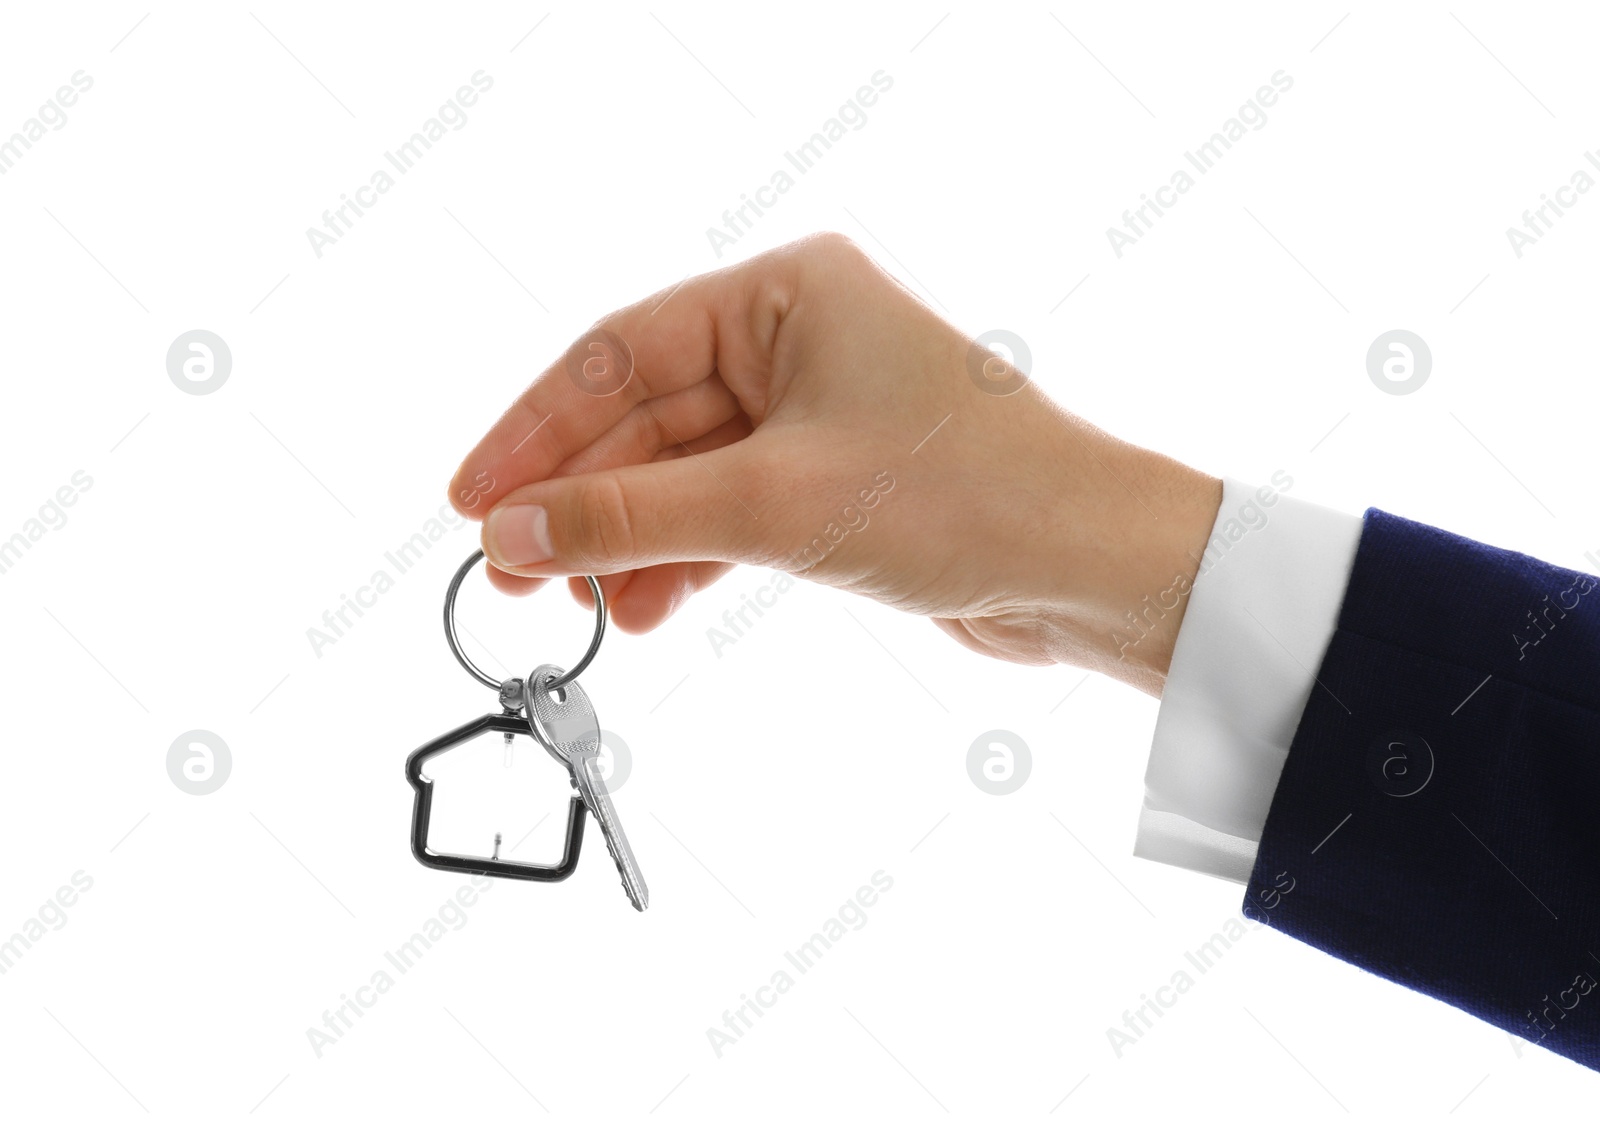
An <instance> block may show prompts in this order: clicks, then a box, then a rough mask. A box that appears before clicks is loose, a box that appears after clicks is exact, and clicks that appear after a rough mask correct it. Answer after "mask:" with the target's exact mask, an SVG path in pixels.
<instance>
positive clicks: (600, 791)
mask: <svg viewBox="0 0 1600 1126" xmlns="http://www.w3.org/2000/svg"><path fill="white" fill-rule="evenodd" d="M561 673H562V670H561V669H560V668H559V667H558V666H556V665H540V666H539V667H538V668H536V669H534V670H533V672H532V674H530V675H529V677H528V679H527V680H525V681H523V684H522V703H523V708H524V710H525V711H526V713H527V717H528V726H529V727H530V728H532V730H533V736H534V738H535V739H537V740H538V741H539V742H540V744H541V745H543V747H544V749H545V750H547V751H549V752H550V754H551V755H553V756H554V757H555V759H556V761H557V762H559V763H561V764H562V765H563V766H565V767H566V768H567V770H568V772H569V773H570V774H571V775H572V786H573V788H574V789H575V790H577V791H578V795H579V796H580V797H582V798H583V804H584V805H585V806H586V807H587V808H588V810H589V812H590V814H592V815H593V817H594V819H595V820H596V821H598V822H599V823H600V832H601V834H602V835H604V837H605V839H606V850H607V851H608V852H610V853H611V859H612V860H614V861H616V864H617V872H618V874H619V875H621V877H622V888H623V890H624V891H626V892H627V893H628V899H629V900H631V901H632V903H633V906H634V907H635V909H637V910H639V911H643V910H644V909H645V908H646V907H648V906H649V905H650V889H649V888H647V887H645V884H644V877H643V876H642V875H641V874H640V873H639V862H638V861H637V860H636V859H634V855H633V849H632V848H631V847H630V846H629V844H628V837H627V834H626V833H624V832H623V831H622V821H621V820H620V819H619V818H618V817H617V809H616V806H614V805H612V804H611V793H610V791H608V790H607V789H606V783H605V779H604V778H602V777H601V776H600V762H599V758H600V720H599V718H598V717H597V716H596V715H595V713H594V707H593V705H591V704H590V703H589V697H588V695H587V694H586V693H585V692H584V690H583V689H582V688H580V687H579V686H578V682H577V681H575V680H573V681H569V682H568V683H566V684H564V685H562V686H561V687H560V688H558V689H556V691H555V692H554V693H550V692H545V691H541V690H539V689H538V688H536V687H535V686H536V685H539V684H543V683H545V682H546V681H549V680H553V679H554V678H556V677H558V676H560V675H561Z"/></svg>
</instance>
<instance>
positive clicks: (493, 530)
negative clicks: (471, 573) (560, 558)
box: [488, 504, 556, 567]
mask: <svg viewBox="0 0 1600 1126" xmlns="http://www.w3.org/2000/svg"><path fill="white" fill-rule="evenodd" d="M488 534H489V540H488V553H489V557H490V558H491V559H493V560H494V561H495V562H496V563H504V564H506V565H507V566H509V567H526V566H530V565H532V564H534V563H544V562H547V561H549V560H550V559H552V558H554V556H555V553H556V549H555V545H554V544H552V543H551V542H550V514H549V513H548V512H546V511H545V510H544V507H543V506H542V505H537V504H513V505H509V506H508V507H506V508H497V509H495V510H494V511H493V512H491V513H489V524H488Z"/></svg>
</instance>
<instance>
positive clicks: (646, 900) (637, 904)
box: [601, 833, 650, 911]
mask: <svg viewBox="0 0 1600 1126" xmlns="http://www.w3.org/2000/svg"><path fill="white" fill-rule="evenodd" d="M601 837H602V839H604V841H605V842H606V851H607V852H609V853H610V854H611V863H613V864H615V865H616V867H617V879H618V880H619V881H620V882H621V884H622V891H623V894H624V895H626V896H627V897H628V902H629V903H631V904H633V909H634V910H635V911H643V910H644V909H645V908H646V907H648V906H650V892H649V891H648V890H644V889H643V884H644V880H643V878H641V879H640V880H639V883H640V885H641V892H642V893H641V894H640V896H639V898H637V899H635V898H634V897H633V889H632V888H630V887H629V886H628V874H627V873H626V872H625V871H623V868H622V859H621V858H620V857H619V856H617V850H616V849H615V848H613V847H611V838H610V837H609V836H607V835H606V834H604V833H602V834H601Z"/></svg>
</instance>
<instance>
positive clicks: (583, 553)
mask: <svg viewBox="0 0 1600 1126" xmlns="http://www.w3.org/2000/svg"><path fill="white" fill-rule="evenodd" d="M578 526H579V536H578V543H579V546H578V549H577V551H576V552H575V555H576V556H578V557H577V558H574V559H572V560H571V561H570V562H572V563H573V564H574V565H577V566H581V567H592V566H604V565H606V564H609V563H611V562H613V561H616V560H628V559H632V558H633V553H634V549H635V546H636V544H635V538H634V523H633V511H632V504H631V501H630V499H629V497H628V493H627V490H626V489H624V488H623V486H622V482H621V481H619V480H618V479H617V478H616V477H615V476H614V475H612V474H609V473H601V474H596V475H595V476H594V477H593V478H591V479H590V480H588V481H586V482H585V483H584V484H583V486H582V490H581V492H580V493H579V495H578Z"/></svg>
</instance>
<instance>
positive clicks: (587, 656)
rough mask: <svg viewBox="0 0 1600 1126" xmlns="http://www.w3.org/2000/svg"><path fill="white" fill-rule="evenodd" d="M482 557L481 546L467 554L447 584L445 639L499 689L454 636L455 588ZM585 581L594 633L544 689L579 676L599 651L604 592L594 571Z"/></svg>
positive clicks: (470, 666)
mask: <svg viewBox="0 0 1600 1126" xmlns="http://www.w3.org/2000/svg"><path fill="white" fill-rule="evenodd" d="M482 558H483V549H482V548H479V549H478V550H477V551H474V552H473V553H472V554H471V555H469V556H468V557H467V561H466V562H465V563H463V564H461V566H460V567H458V568H457V569H456V573H455V577H453V578H452V579H451V580H450V587H449V589H448V590H447V591H446V592H445V596H444V639H445V641H447V642H448V643H449V645H450V652H451V653H453V654H455V658H456V660H457V661H458V662H460V664H461V667H462V668H464V669H466V670H467V671H468V672H469V673H471V674H472V675H473V677H474V678H475V679H476V680H478V681H479V682H480V683H481V684H484V685H485V686H487V687H489V688H493V689H495V690H497V691H498V690H499V688H500V684H501V682H500V681H499V680H496V679H495V678H494V677H492V676H490V675H489V674H488V673H486V672H484V671H483V670H482V669H480V668H479V667H478V666H477V665H475V664H473V663H472V659H471V658H469V657H468V656H467V655H466V653H465V652H463V651H462V649H461V639H460V638H459V637H457V636H456V592H457V591H458V590H460V589H461V581H462V580H463V579H465V578H466V577H467V572H468V571H470V570H472V566H473V564H475V563H477V562H478V560H480V559H482ZM583 578H584V581H585V582H587V583H588V584H589V593H590V594H592V595H594V637H593V638H592V639H591V640H590V642H589V648H588V651H587V652H585V653H584V655H583V657H582V658H580V659H579V661H578V663H577V664H575V665H573V666H572V667H571V668H570V669H568V670H567V671H566V672H564V673H562V674H561V675H560V676H558V677H556V678H555V679H554V680H552V681H551V682H550V683H548V684H546V685H544V686H543V687H544V689H545V690H546V691H553V690H554V689H557V688H560V687H561V686H562V685H563V684H567V683H569V682H571V681H574V680H577V679H578V674H579V673H581V672H583V670H584V669H586V668H588V667H589V662H590V661H592V660H594V657H595V654H596V653H598V652H600V640H601V638H603V637H604V636H605V632H606V596H605V595H604V594H603V593H601V591H600V583H599V581H598V580H597V579H596V578H595V577H594V576H593V575H585V576H584V577H583Z"/></svg>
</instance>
